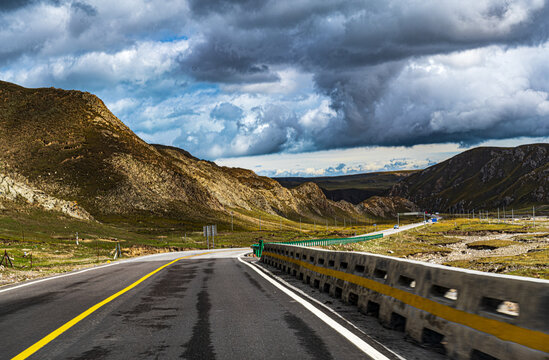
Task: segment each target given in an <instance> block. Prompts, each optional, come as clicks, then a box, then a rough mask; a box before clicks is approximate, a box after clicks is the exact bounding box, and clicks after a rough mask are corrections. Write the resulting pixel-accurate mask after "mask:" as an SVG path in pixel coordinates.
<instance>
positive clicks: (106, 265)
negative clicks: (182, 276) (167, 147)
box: [0, 249, 243, 294]
mask: <svg viewBox="0 0 549 360" xmlns="http://www.w3.org/2000/svg"><path fill="white" fill-rule="evenodd" d="M242 250H243V249H235V250H209V251H207V252H205V253H206V254H210V253H212V252H215V253H218V252H221V251H242ZM196 251H200V250H196ZM168 254H173V253H170V252H165V253H159V254H152V255H145V256H139V257H135V258H131V259H127V260H122V261H117V262H114V263H111V264H104V265H99V266H94V267H91V268H88V269H83V270H79V271H74V272H70V273H67V274H61V275H55V276H50V277H47V278H44V279H38V280H33V281H29V282H26V283H23V284H19V285H15V286H10V287H8V288H6V289H2V290H0V294H1V293H3V292H7V291H12V290H15V289H19V288H22V287H26V286H29V285H34V284H38V283H41V282H44V281H50V280H54V279H60V278H64V277H68V276H74V275H78V274H82V273H85V272H88V271H93V270H98V269H104V268H106V267H109V266H115V265H120V264H125V263H128V262H136V261H140V260H141V259H148V258H151V257H156V256H163V255H164V256H165V255H168ZM6 286H9V285H6Z"/></svg>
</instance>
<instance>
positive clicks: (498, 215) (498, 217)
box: [498, 208, 500, 223]
mask: <svg viewBox="0 0 549 360" xmlns="http://www.w3.org/2000/svg"><path fill="white" fill-rule="evenodd" d="M499 222H500V221H499V208H498V223H499Z"/></svg>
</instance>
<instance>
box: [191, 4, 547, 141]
mask: <svg viewBox="0 0 549 360" xmlns="http://www.w3.org/2000/svg"><path fill="white" fill-rule="evenodd" d="M193 4H194V3H193ZM194 5H196V6H192V9H194V10H195V11H196V12H197V15H199V16H202V17H203V20H202V24H203V25H204V27H205V28H207V29H208V30H207V31H206V32H205V37H204V40H203V42H202V43H201V44H200V45H199V46H197V47H195V48H194V49H193V52H192V54H191V55H190V56H189V57H186V58H185V59H184V60H183V61H182V62H181V65H182V68H184V69H190V73H191V74H192V75H193V76H194V77H195V78H196V79H199V80H203V81H211V82H221V83H258V82H276V77H275V76H274V75H273V74H272V72H271V71H270V69H271V68H272V67H273V66H292V67H297V68H299V69H300V70H301V71H306V72H311V73H313V74H314V81H315V85H316V87H317V90H318V91H319V92H321V93H322V94H324V95H327V96H329V97H330V98H331V99H332V105H331V106H332V108H333V109H334V110H336V111H337V113H338V116H339V117H340V119H337V120H333V121H331V123H330V126H328V127H327V128H324V129H316V130H315V129H312V130H311V131H310V132H311V133H314V135H315V138H314V145H313V147H314V149H329V148H341V147H353V146H360V145H398V144H404V145H414V144H419V143H442V142H462V143H478V142H481V141H483V140H485V139H488V138H491V139H500V138H510V137H515V136H539V135H547V134H549V128H548V126H546V125H542V126H539V124H540V121H541V120H540V116H536V115H535V114H534V113H533V112H531V111H530V112H528V111H522V112H521V111H518V113H516V114H513V115H511V116H510V115H509V114H507V115H504V114H503V113H501V111H502V108H501V107H499V108H494V109H488V112H485V114H484V115H485V116H486V118H487V119H492V118H493V117H494V116H496V117H498V118H499V121H498V122H497V124H498V126H495V127H494V126H493V125H494V124H493V123H492V124H491V125H489V123H490V121H488V120H487V119H484V118H482V116H481V115H482V114H479V115H480V117H479V119H478V121H477V123H476V125H473V126H463V127H461V128H458V129H448V128H447V127H445V126H439V127H437V126H433V116H434V115H433V114H434V113H435V112H437V111H439V110H445V109H444V106H448V105H444V104H443V102H444V99H441V103H438V104H435V103H431V104H429V103H430V102H431V101H430V100H429V99H428V98H427V96H424V97H422V96H418V94H414V97H415V100H416V101H417V102H418V103H417V104H416V109H415V110H414V111H410V113H409V117H407V116H405V114H404V111H401V112H400V113H398V114H396V115H398V119H399V120H400V122H398V121H395V120H394V119H389V118H385V116H386V115H383V114H380V110H382V111H387V110H386V109H384V106H386V105H384V104H386V103H387V102H388V100H389V99H390V98H391V96H392V95H391V94H390V92H393V91H398V89H395V86H396V84H397V83H399V80H398V77H399V76H400V74H401V72H402V71H403V69H404V68H405V67H406V66H407V65H409V61H410V59H414V58H417V57H422V56H428V55H435V54H449V53H451V52H458V51H463V50H467V49H475V48H479V47H486V46H490V45H493V44H495V45H498V46H504V47H511V48H513V47H518V46H529V45H534V46H535V45H537V44H540V43H543V42H545V41H547V38H548V31H547V29H548V22H549V20H548V19H549V12H548V7H547V6H545V5H544V4H543V3H541V2H539V1H537V2H536V1H508V2H500V1H491V2H490V1H489V2H480V3H479V2H476V1H475V2H473V1H461V2H458V1H450V2H419V1H417V2H416V1H411V2H396V1H373V2H347V1H346V2H337V1H334V2H330V3H329V4H325V3H322V4H319V2H318V1H297V2H280V1H276V2H275V1H269V2H265V1H264V2H261V3H253V4H245V3H243V2H234V3H231V2H223V4H222V5H220V4H219V3H218V2H217V1H214V2H208V1H200V2H199V5H198V4H194ZM545 70H546V71H547V72H549V70H547V69H545ZM545 70H544V71H545ZM411 80H413V79H411ZM426 81H429V79H427V80H426ZM399 85H400V86H403V87H405V88H406V87H410V88H411V87H413V86H410V85H408V84H406V83H399ZM446 86H447V87H448V88H451V87H452V86H457V85H455V84H451V83H448V84H446ZM544 90H547V89H546V88H545V89H544ZM410 91H414V90H413V89H410ZM420 95H421V94H420ZM401 100H406V96H405V95H403V98H402V99H401ZM393 105H395V106H399V105H398V104H393ZM421 107H425V108H424V109H419V110H417V108H421ZM401 110H402V109H401ZM438 114H439V115H440V114H442V115H441V116H443V117H445V119H446V120H445V119H442V120H440V121H442V122H444V121H464V120H463V119H460V116H461V115H463V114H461V115H460V114H452V111H451V110H450V111H448V113H446V114H445V113H444V111H443V112H438ZM544 116H545V117H543V116H542V117H541V118H544V119H545V120H546V119H547V116H546V115H544ZM483 123H485V124H486V126H483V125H482V124H483ZM545 123H547V121H546V122H545ZM479 124H480V126H479ZM387 125H390V126H391V127H390V128H388V127H387ZM292 128H293V129H295V130H296V131H297V132H298V133H299V132H302V129H300V126H299V125H297V124H293V125H292ZM488 129H489V130H490V131H487V130H488ZM287 145H288V144H287ZM288 147H289V146H288Z"/></svg>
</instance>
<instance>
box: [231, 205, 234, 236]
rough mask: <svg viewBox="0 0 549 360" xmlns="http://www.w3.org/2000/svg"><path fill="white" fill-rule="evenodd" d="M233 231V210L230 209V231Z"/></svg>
mask: <svg viewBox="0 0 549 360" xmlns="http://www.w3.org/2000/svg"><path fill="white" fill-rule="evenodd" d="M232 231H234V226H233V212H232V210H231V232H232Z"/></svg>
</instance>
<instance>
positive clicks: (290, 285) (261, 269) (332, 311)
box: [254, 264, 406, 360]
mask: <svg viewBox="0 0 549 360" xmlns="http://www.w3.org/2000/svg"><path fill="white" fill-rule="evenodd" d="M254 266H255V267H256V268H258V269H260V271H263V272H265V273H267V274H269V276H272V277H273V278H275V279H276V280H278V281H279V282H281V283H282V284H284V286H287V287H289V288H290V289H292V290H293V291H295V292H296V293H298V294H299V295H301V296H304V297H306V298H307V299H308V300H309V301H312V302H314V303H315V304H317V305H318V306H320V307H322V308H324V309H326V311H329V312H330V313H332V314H333V315H334V316H336V317H338V318H339V319H341V320H342V321H345V322H346V323H347V324H348V325H349V326H351V327H352V328H354V329H356V331H358V332H360V333H362V334H364V335H365V336H368V334H366V333H365V332H364V331H362V330H361V329H360V328H359V327H357V326H356V325H355V324H353V323H352V322H350V321H349V320H347V319H345V318H344V317H343V316H341V315H340V314H338V312H337V311H335V310H334V309H332V308H331V307H329V306H327V305H326V304H323V303H322V302H321V301H319V300H317V299H315V298H314V297H312V296H310V295H309V294H307V293H306V292H304V291H303V290H301V289H299V288H297V287H295V286H293V285H292V284H290V283H289V282H287V281H286V280H284V279H282V278H281V277H279V276H276V275H275V274H273V273H272V272H271V271H269V270H268V269H265V268H264V267H262V266H259V265H255V264H254ZM368 338H369V339H370V340H372V341H373V342H375V343H376V344H378V345H379V346H381V347H383V348H384V349H385V350H387V351H388V352H390V353H391V354H393V355H395V356H396V357H397V358H399V359H401V360H406V358H404V357H402V356H401V355H399V354H397V353H396V352H394V351H393V350H391V349H389V348H388V347H386V346H385V345H383V344H382V343H380V342H379V341H377V340H376V339H374V338H371V337H370V336H368Z"/></svg>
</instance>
